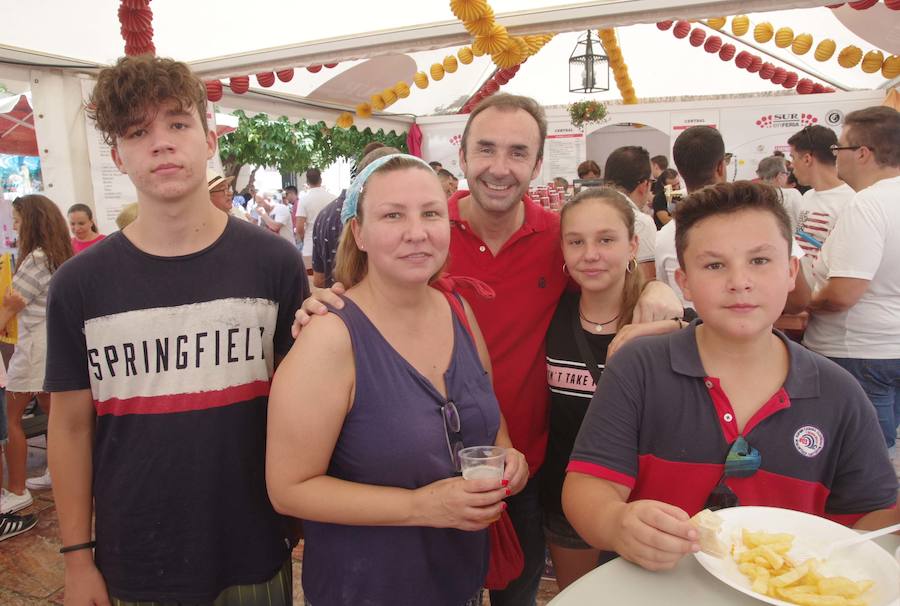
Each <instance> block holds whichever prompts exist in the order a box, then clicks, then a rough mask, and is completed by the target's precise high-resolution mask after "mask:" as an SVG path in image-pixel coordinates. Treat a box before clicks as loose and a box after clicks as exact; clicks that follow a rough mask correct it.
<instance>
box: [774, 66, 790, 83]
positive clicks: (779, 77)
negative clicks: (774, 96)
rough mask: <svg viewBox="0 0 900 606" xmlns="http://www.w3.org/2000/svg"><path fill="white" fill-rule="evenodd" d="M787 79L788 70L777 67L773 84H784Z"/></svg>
mask: <svg viewBox="0 0 900 606" xmlns="http://www.w3.org/2000/svg"><path fill="white" fill-rule="evenodd" d="M786 78H787V70H786V69H784V68H783V67H776V68H775V73H774V74H772V84H783V83H784V81H785V79H786Z"/></svg>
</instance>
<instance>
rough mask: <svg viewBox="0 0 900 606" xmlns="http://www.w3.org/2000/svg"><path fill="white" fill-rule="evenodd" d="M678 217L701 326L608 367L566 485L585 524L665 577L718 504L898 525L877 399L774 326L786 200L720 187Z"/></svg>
mask: <svg viewBox="0 0 900 606" xmlns="http://www.w3.org/2000/svg"><path fill="white" fill-rule="evenodd" d="M675 220H676V225H677V227H676V230H677V231H676V249H677V254H678V259H679V263H680V268H679V270H678V271H677V273H676V277H677V279H678V282H679V284H680V286H681V288H682V291H683V292H684V295H685V297H686V298H688V299H689V300H691V301H693V303H694V307H695V309H696V311H697V313H698V315H699V317H700V318H701V319H702V321H699V320H698V321H695V322H693V323H692V324H691V326H689V327H688V328H687V329H685V330H680V331H675V332H673V333H671V334H669V335H666V336H653V337H645V338H643V339H637V340H635V341H633V342H632V343H631V344H629V345H626V346H625V347H623V348H622V349H621V350H620V351H619V352H618V353H616V355H615V357H614V358H613V359H612V361H611V362H610V363H609V364H607V366H606V369H605V370H604V372H603V375H602V376H601V377H600V382H599V384H598V385H597V390H596V393H595V395H594V398H593V399H592V401H591V404H590V406H589V407H588V411H587V414H586V415H585V418H584V422H583V423H582V426H581V430H580V432H579V434H578V438H577V439H576V441H575V447H574V449H573V451H572V457H571V459H570V463H569V466H568V469H567V471H568V473H567V476H566V481H565V484H564V486H563V508H564V510H565V513H566V516H567V517H568V519H569V521H570V522H571V523H572V526H573V527H574V528H575V530H576V531H578V533H579V534H580V535H581V536H582V537H583V538H584V539H585V540H586V541H587V542H588V543H590V544H591V545H593V546H594V547H596V548H598V549H606V550H612V551H615V552H617V553H618V554H619V555H621V556H622V557H624V558H625V559H627V560H630V561H632V562H635V563H636V564H638V565H640V566H642V567H644V568H647V569H650V570H660V569H669V568H672V567H673V566H675V565H676V564H677V562H678V561H679V559H680V558H681V557H683V556H684V555H685V554H688V553H691V552H695V551H697V550H699V548H700V546H699V544H698V534H697V531H696V530H695V528H694V527H693V525H692V524H691V523H690V521H689V519H690V516H692V515H694V514H696V513H697V512H699V511H701V510H702V509H704V508H712V509H715V508H721V507H726V506H736V505H758V506H770V507H782V508H787V509H793V510H799V511H804V512H807V513H810V514H814V515H819V516H824V517H827V518H830V519H832V520H835V521H838V522H840V523H843V524H846V525H850V526H853V527H856V528H881V527H883V526H887V525H889V524H891V523H895V522H896V521H897V520H898V518H900V511H898V510H897V509H896V508H895V504H896V500H897V478H896V476H895V474H894V469H893V467H892V465H891V463H890V461H889V460H888V457H887V452H886V450H885V448H884V447H883V446H882V445H881V443H880V439H879V438H880V435H879V434H880V432H879V429H878V422H877V419H876V417H875V413H874V411H873V410H872V407H871V406H870V405H869V403H868V402H867V400H866V397H865V394H864V393H863V391H862V390H861V389H860V387H859V385H858V384H857V383H856V382H855V381H854V380H853V378H852V377H851V376H850V375H848V374H847V373H846V372H845V371H844V370H843V369H841V368H840V367H839V366H837V365H836V364H833V363H832V362H830V361H829V360H827V359H825V358H824V357H822V356H819V355H818V354H816V353H814V352H811V351H809V350H808V349H805V348H803V347H802V346H800V345H799V344H797V343H794V342H792V341H790V340H788V339H787V338H786V337H785V336H784V335H783V334H782V333H780V332H778V331H776V330H774V329H773V324H774V322H775V320H776V319H777V318H778V317H779V315H780V314H781V310H782V308H783V307H784V304H785V300H786V299H787V295H788V292H789V291H790V290H791V289H792V288H793V287H794V280H795V278H796V274H797V272H798V269H799V261H798V260H797V259H796V258H792V257H791V255H790V251H791V242H792V235H793V234H792V230H791V226H790V219H789V217H788V215H787V212H786V211H785V209H784V207H783V206H782V204H781V201H780V199H779V197H778V195H777V192H775V191H774V190H773V189H772V188H771V187H770V186H767V185H764V184H759V183H750V182H747V181H738V182H735V183H729V184H718V185H714V186H711V187H707V188H705V189H702V190H699V191H695V192H693V193H692V194H691V195H690V196H688V197H687V198H686V199H685V200H684V201H683V202H681V203H680V205H679V208H678V210H677V211H676V217H675Z"/></svg>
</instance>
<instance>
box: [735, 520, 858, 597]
mask: <svg viewBox="0 0 900 606" xmlns="http://www.w3.org/2000/svg"><path fill="white" fill-rule="evenodd" d="M793 542H794V537H793V535H790V534H787V533H779V534H774V533H766V532H753V531H750V530H747V529H744V530H742V531H741V543H743V549H737V550H734V559H735V561H736V562H737V564H738V570H740V572H741V574H743V575H744V576H746V577H747V578H748V579H749V580H750V582H751V588H752V589H753V591H755V592H757V593H760V594H763V595H767V596H770V597H773V598H777V599H779V600H784V601H786V602H791V603H792V604H798V605H799V606H868V604H867V602H866V600H865V598H863V597H862V596H863V594H865V593H866V592H867V591H869V590H870V589H871V588H872V586H873V585H874V582H873V581H869V580H865V581H853V580H851V579H848V578H845V577H826V576H823V575H822V574H821V573H819V572H818V571H817V568H818V566H819V562H817V561H816V560H807V561H805V562H801V563H797V562H794V561H793V560H792V559H791V557H790V555H788V552H789V551H790V550H791V547H792V545H793Z"/></svg>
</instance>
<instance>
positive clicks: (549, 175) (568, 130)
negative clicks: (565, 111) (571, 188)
mask: <svg viewBox="0 0 900 606" xmlns="http://www.w3.org/2000/svg"><path fill="white" fill-rule="evenodd" d="M586 156H587V151H586V143H585V137H584V131H582V130H581V129H580V128H576V127H575V126H573V125H572V123H571V122H569V121H568V120H566V121H565V122H561V121H559V122H551V123H550V124H548V126H547V140H546V141H544V165H543V167H542V169H541V175H540V176H539V177H538V179H537V181H538V182H539V183H540V184H544V183H548V182H550V181H553V179H555V178H556V177H562V178H563V179H565V180H567V181H569V182H571V181H572V180H573V179H577V178H578V165H579V164H580V163H581V162H583V161H584V159H585V158H586Z"/></svg>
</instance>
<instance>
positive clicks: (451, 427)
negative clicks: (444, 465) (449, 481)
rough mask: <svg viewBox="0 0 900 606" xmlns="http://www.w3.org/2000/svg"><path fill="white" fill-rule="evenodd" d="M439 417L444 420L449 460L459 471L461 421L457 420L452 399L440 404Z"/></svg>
mask: <svg viewBox="0 0 900 606" xmlns="http://www.w3.org/2000/svg"><path fill="white" fill-rule="evenodd" d="M441 418H442V419H443V420H444V435H445V437H446V438H447V450H448V451H449V453H450V460H451V461H452V462H453V468H454V469H455V470H456V471H458V472H461V471H462V465H461V463H460V460H459V451H460V450H462V449H463V447H464V444H463V439H462V433H460V430H461V429H462V423H460V420H459V410H457V409H456V404H454V403H453V401H452V400H447V403H446V404H444V405H443V406H441Z"/></svg>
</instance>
